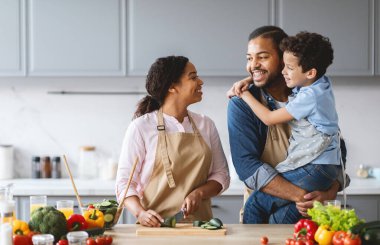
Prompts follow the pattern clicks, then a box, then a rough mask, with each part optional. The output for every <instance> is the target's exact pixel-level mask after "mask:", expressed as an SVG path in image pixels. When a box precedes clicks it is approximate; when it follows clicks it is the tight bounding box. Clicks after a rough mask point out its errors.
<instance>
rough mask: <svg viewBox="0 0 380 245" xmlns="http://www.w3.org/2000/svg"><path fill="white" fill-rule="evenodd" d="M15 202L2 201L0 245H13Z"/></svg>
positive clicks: (0, 207)
mask: <svg viewBox="0 0 380 245" xmlns="http://www.w3.org/2000/svg"><path fill="white" fill-rule="evenodd" d="M14 209H15V204H14V201H9V200H2V201H0V244H1V245H12V244H13V236H12V235H13V232H12V230H13V219H14Z"/></svg>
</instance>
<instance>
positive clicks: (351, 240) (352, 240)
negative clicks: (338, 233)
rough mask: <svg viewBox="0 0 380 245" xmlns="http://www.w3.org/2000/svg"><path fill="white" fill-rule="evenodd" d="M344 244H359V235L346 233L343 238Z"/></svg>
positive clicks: (360, 242) (360, 241)
mask: <svg viewBox="0 0 380 245" xmlns="http://www.w3.org/2000/svg"><path fill="white" fill-rule="evenodd" d="M343 244H344V245H361V244H362V240H361V239H360V237H359V236H357V235H356V236H355V235H352V234H347V235H346V237H345V238H344V243H343Z"/></svg>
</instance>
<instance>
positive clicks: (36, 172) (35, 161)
mask: <svg viewBox="0 0 380 245" xmlns="http://www.w3.org/2000/svg"><path fill="white" fill-rule="evenodd" d="M32 178H33V179H39V178H41V158H40V157H39V156H33V157H32Z"/></svg>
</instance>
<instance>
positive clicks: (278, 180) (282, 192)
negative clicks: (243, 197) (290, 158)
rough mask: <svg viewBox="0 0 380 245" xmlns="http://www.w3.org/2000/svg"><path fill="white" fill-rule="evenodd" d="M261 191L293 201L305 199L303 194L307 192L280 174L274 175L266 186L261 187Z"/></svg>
mask: <svg viewBox="0 0 380 245" xmlns="http://www.w3.org/2000/svg"><path fill="white" fill-rule="evenodd" d="M261 191H262V192H265V193H267V194H270V195H272V196H276V197H279V198H282V199H286V200H289V201H293V202H303V201H305V199H304V197H303V196H304V195H305V194H306V193H307V192H306V191H305V190H303V189H301V188H300V187H298V186H296V185H294V184H292V183H290V182H289V181H287V180H286V179H284V178H283V177H281V176H280V175H277V176H276V177H274V178H273V179H272V180H271V181H270V182H269V183H268V184H267V185H266V186H264V187H263V188H261Z"/></svg>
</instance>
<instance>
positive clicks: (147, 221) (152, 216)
mask: <svg viewBox="0 0 380 245" xmlns="http://www.w3.org/2000/svg"><path fill="white" fill-rule="evenodd" d="M137 220H138V221H139V223H140V224H141V225H143V226H149V227H160V226H161V222H164V219H163V218H162V217H161V216H160V215H159V214H158V213H156V211H154V210H151V209H149V210H146V211H145V210H142V211H141V212H140V213H139V215H138V217H137Z"/></svg>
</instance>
